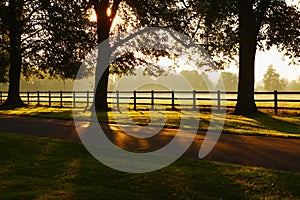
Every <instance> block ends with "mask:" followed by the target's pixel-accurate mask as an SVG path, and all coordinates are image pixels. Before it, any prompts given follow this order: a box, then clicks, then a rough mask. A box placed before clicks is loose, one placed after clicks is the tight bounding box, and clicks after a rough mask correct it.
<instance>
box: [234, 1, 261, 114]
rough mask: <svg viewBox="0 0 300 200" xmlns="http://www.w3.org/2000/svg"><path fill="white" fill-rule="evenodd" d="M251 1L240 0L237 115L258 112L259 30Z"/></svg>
mask: <svg viewBox="0 0 300 200" xmlns="http://www.w3.org/2000/svg"><path fill="white" fill-rule="evenodd" d="M251 2H252V1H251V0H239V9H240V10H239V22H240V24H239V44H240V49H239V86H238V98H237V104H236V107H235V113H236V114H242V115H248V114H252V113H255V112H258V110H257V107H256V104H255V101H254V83H255V79H254V67H255V66H254V65H255V53H256V45H257V35H258V28H257V24H256V21H255V16H254V13H253V9H252V3H251Z"/></svg>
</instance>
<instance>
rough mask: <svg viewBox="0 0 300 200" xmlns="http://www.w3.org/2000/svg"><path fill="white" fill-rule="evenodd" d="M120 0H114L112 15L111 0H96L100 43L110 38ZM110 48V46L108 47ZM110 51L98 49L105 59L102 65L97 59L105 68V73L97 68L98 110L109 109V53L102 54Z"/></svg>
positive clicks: (96, 95) (96, 103)
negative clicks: (109, 12) (109, 13)
mask: <svg viewBox="0 0 300 200" xmlns="http://www.w3.org/2000/svg"><path fill="white" fill-rule="evenodd" d="M120 2H121V1H120V0H117V1H114V2H113V5H112V8H111V15H110V16H108V15H107V9H108V8H109V1H108V0H102V1H100V2H98V1H95V2H94V9H95V12H96V14H97V36H98V39H97V42H98V45H99V44H100V43H102V42H103V41H105V40H107V39H109V33H110V29H111V25H112V22H113V19H114V17H115V15H116V12H117V9H118V6H119V4H120ZM107 48H109V46H108V47H107ZM109 52H110V50H109V49H107V51H106V52H101V51H98V59H101V58H102V59H103V60H102V61H101V65H103V66H100V65H99V64H98V63H99V61H97V62H98V63H97V68H99V67H101V68H104V73H102V74H101V73H99V71H101V70H96V83H97V82H98V80H99V79H100V81H99V82H98V84H97V85H95V94H94V104H95V109H96V111H104V112H107V111H108V103H107V91H108V90H107V86H108V78H109V64H110V63H109V59H107V57H109V55H105V56H101V55H100V54H102V53H103V54H108V53H109Z"/></svg>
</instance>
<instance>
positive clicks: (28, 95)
mask: <svg viewBox="0 0 300 200" xmlns="http://www.w3.org/2000/svg"><path fill="white" fill-rule="evenodd" d="M29 103H30V94H29V91H27V104H28V105H29Z"/></svg>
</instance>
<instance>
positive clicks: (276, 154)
mask: <svg viewBox="0 0 300 200" xmlns="http://www.w3.org/2000/svg"><path fill="white" fill-rule="evenodd" d="M82 123H83V125H82V126H83V127H84V124H85V122H82ZM102 127H103V129H104V130H105V132H107V135H108V137H109V138H110V139H111V140H112V141H113V142H114V143H115V144H117V145H118V146H120V147H122V148H125V149H135V150H136V149H138V150H142V151H151V150H155V149H159V148H160V147H162V146H163V145H165V144H166V143H168V142H169V141H170V140H171V139H172V138H173V136H174V135H175V134H176V132H177V131H176V130H175V129H163V130H162V131H161V132H160V133H159V134H157V135H156V136H154V137H151V138H150V139H149V140H145V139H132V137H129V136H128V135H126V134H124V132H123V131H122V130H120V128H119V127H118V126H116V125H112V124H102ZM124 127H125V126H124ZM126 128H129V130H130V126H129V127H128V126H126ZM141 128H142V127H141ZM132 130H133V129H132ZM0 131H4V132H11V133H20V134H28V135H36V136H41V137H52V138H59V139H63V140H71V141H76V142H80V139H79V137H78V135H77V132H76V129H75V127H74V122H73V121H72V120H57V119H45V118H33V117H21V116H10V115H0ZM299 131H300V130H299ZM186 132H187V134H188V131H186ZM120 138H122V139H120ZM203 138H204V135H203V134H201V133H199V135H197V137H196V138H195V139H194V142H193V144H192V145H191V147H190V148H189V149H188V150H187V151H186V153H185V154H184V156H186V157H191V158H198V152H199V149H200V147H201V144H202V141H203ZM205 159H206V160H212V161H220V162H228V163H235V164H241V165H249V166H258V167H265V168H273V169H278V170H288V171H296V172H300V139H288V138H276V137H262V136H243V135H231V134H222V135H221V137H220V139H219V141H218V143H217V144H216V145H215V147H214V149H213V150H212V151H211V152H210V153H209V155H208V156H207V157H206V158H205Z"/></svg>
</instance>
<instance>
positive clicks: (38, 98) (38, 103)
mask: <svg viewBox="0 0 300 200" xmlns="http://www.w3.org/2000/svg"><path fill="white" fill-rule="evenodd" d="M37 105H38V106H39V105H40V91H37Z"/></svg>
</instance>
